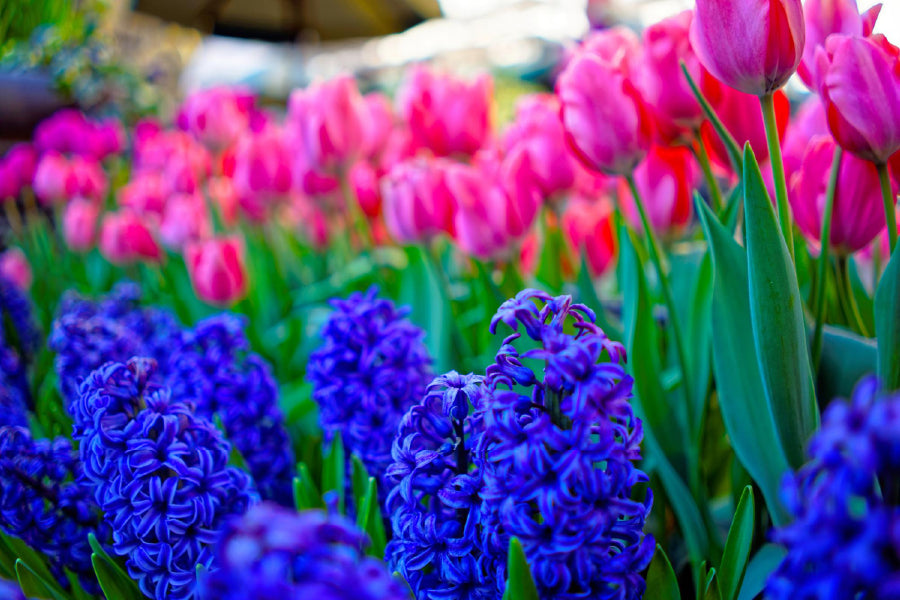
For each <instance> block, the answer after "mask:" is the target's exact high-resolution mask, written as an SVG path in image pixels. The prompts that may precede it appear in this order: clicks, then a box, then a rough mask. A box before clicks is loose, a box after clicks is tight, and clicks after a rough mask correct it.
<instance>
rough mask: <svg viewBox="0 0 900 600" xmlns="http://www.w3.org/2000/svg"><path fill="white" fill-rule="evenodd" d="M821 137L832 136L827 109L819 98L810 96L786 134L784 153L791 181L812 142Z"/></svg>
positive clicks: (786, 168) (786, 170)
mask: <svg viewBox="0 0 900 600" xmlns="http://www.w3.org/2000/svg"><path fill="white" fill-rule="evenodd" d="M819 135H830V134H829V133H828V121H827V120H826V118H825V107H824V106H823V105H822V101H821V100H820V99H819V97H818V96H810V97H809V99H807V100H806V102H804V103H803V105H802V106H801V107H800V109H799V110H798V111H797V114H796V116H795V117H794V118H793V119H791V122H790V123H789V124H788V127H787V132H786V133H785V134H784V144H783V145H782V153H783V155H784V170H785V172H786V173H787V177H788V179H789V180H790V178H791V177H792V176H793V174H794V173H796V172H797V170H798V169H799V168H800V164H801V163H802V162H803V156H804V155H805V154H806V150H807V148H808V147H809V142H810V140H811V139H812V138H813V137H815V136H819Z"/></svg>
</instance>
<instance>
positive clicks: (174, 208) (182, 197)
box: [159, 194, 212, 250]
mask: <svg viewBox="0 0 900 600" xmlns="http://www.w3.org/2000/svg"><path fill="white" fill-rule="evenodd" d="M211 235H212V222H211V220H210V217H209V211H208V210H207V208H206V201H205V200H204V199H203V197H202V196H198V195H196V194H175V195H174V196H172V197H171V198H169V201H168V202H166V210H165V212H164V213H163V218H162V222H161V223H160V226H159V239H160V240H162V243H163V244H165V245H166V246H168V247H169V248H172V249H175V250H180V249H181V248H183V247H184V246H185V244H187V243H189V242H194V241H197V240H203V239H206V238H208V237H209V236H211Z"/></svg>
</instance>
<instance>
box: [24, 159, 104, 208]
mask: <svg viewBox="0 0 900 600" xmlns="http://www.w3.org/2000/svg"><path fill="white" fill-rule="evenodd" d="M32 186H33V187H34V192H35V194H37V197H38V199H40V200H41V202H44V203H47V204H49V203H53V202H61V201H66V200H70V199H72V198H90V199H94V200H100V199H102V198H103V197H104V196H105V195H106V174H105V173H104V172H103V168H102V167H101V166H100V164H99V163H98V162H97V161H95V160H94V159H92V158H85V157H81V156H73V157H71V158H66V157H64V156H62V155H61V154H58V153H56V152H48V153H46V154H44V155H43V156H42V157H41V159H40V162H39V163H38V166H37V169H36V170H35V173H34V183H33V184H32Z"/></svg>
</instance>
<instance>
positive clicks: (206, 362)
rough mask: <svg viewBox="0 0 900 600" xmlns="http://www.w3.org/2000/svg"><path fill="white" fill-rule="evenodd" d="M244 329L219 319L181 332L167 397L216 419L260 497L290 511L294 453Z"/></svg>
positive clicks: (271, 386) (264, 367)
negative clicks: (181, 339)
mask: <svg viewBox="0 0 900 600" xmlns="http://www.w3.org/2000/svg"><path fill="white" fill-rule="evenodd" d="M244 326H245V320H244V319H243V318H240V317H237V316H234V315H227V314H223V315H218V316H215V317H210V318H208V319H206V320H204V321H201V322H200V323H198V324H197V326H196V327H195V328H194V329H193V330H191V331H189V332H186V333H185V334H184V336H183V338H184V339H183V342H182V344H181V346H180V347H179V348H178V349H177V350H175V352H174V353H173V355H172V360H171V364H172V373H171V375H170V377H169V380H170V382H171V386H172V393H173V395H175V397H177V398H180V399H182V400H188V399H190V400H191V401H192V402H193V403H194V405H195V406H196V413H197V415H199V416H201V417H204V418H206V419H210V420H212V419H213V416H214V415H218V416H219V418H220V419H221V420H222V425H223V426H224V428H225V432H226V434H227V435H228V440H229V441H230V442H231V443H233V444H234V445H235V446H237V449H238V450H239V451H240V452H241V454H242V455H243V457H244V460H245V461H246V463H247V466H248V467H249V469H250V473H251V474H252V475H253V479H254V480H255V482H256V486H257V489H258V490H259V493H260V496H262V498H264V499H270V500H275V501H277V502H279V503H281V504H284V505H291V503H292V502H293V496H292V490H291V479H292V477H293V471H294V453H293V450H292V448H291V440H290V438H289V437H288V433H287V430H286V429H285V426H284V415H283V414H282V412H281V410H280V409H279V408H278V387H277V384H276V383H275V380H274V379H273V377H272V373H271V370H270V368H269V365H268V364H267V363H266V362H265V360H263V358H262V357H260V356H259V355H257V354H254V353H251V352H250V351H249V343H248V342H247V338H246V337H245V335H244Z"/></svg>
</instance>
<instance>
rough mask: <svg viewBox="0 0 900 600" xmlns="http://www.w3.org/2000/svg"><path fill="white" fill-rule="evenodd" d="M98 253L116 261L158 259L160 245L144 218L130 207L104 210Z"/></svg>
mask: <svg viewBox="0 0 900 600" xmlns="http://www.w3.org/2000/svg"><path fill="white" fill-rule="evenodd" d="M100 253H101V254H103V256H105V257H106V259H107V260H108V261H110V262H111V263H113V264H117V265H127V264H131V263H134V262H137V261H139V260H146V261H150V262H159V261H160V260H162V249H161V248H160V246H159V243H158V242H157V241H156V238H155V237H154V235H153V233H152V232H151V231H150V228H149V227H148V226H147V224H146V223H145V221H144V220H143V219H142V218H141V217H140V216H138V215H137V214H136V213H134V212H132V211H130V210H120V211H118V212H111V213H107V214H106V215H105V216H104V217H103V224H102V225H101V226H100Z"/></svg>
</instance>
